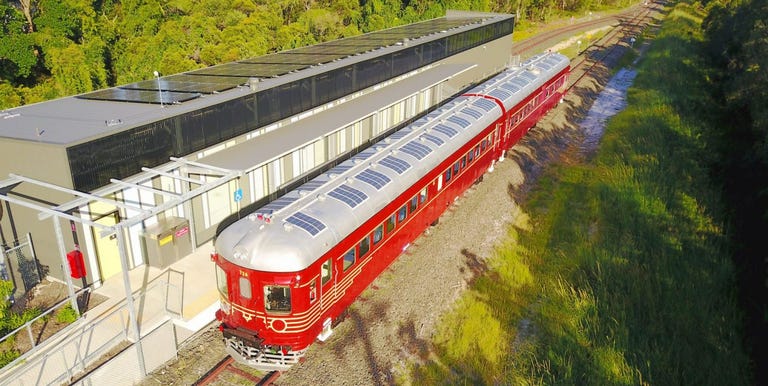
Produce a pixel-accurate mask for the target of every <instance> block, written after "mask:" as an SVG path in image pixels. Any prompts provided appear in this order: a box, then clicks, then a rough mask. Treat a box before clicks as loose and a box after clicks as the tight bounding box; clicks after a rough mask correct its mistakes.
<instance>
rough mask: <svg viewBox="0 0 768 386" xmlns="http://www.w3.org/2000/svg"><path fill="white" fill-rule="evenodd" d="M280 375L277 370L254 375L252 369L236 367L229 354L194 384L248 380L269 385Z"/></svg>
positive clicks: (240, 383)
mask: <svg viewBox="0 0 768 386" xmlns="http://www.w3.org/2000/svg"><path fill="white" fill-rule="evenodd" d="M279 376H280V372H279V371H270V372H268V373H265V374H263V375H255V374H254V373H253V372H252V371H246V370H243V369H240V368H238V367H236V365H235V360H234V359H232V357H231V356H226V357H224V359H222V360H221V361H219V363H217V364H216V365H215V366H213V368H211V369H210V370H208V372H207V373H205V375H203V376H202V377H201V378H200V379H199V380H197V382H195V383H194V385H195V386H205V385H213V384H222V383H225V384H236V385H242V384H244V383H242V382H249V383H251V384H253V385H257V386H266V385H271V384H272V383H273V382H274V381H275V380H276V379H277V378H278V377H279Z"/></svg>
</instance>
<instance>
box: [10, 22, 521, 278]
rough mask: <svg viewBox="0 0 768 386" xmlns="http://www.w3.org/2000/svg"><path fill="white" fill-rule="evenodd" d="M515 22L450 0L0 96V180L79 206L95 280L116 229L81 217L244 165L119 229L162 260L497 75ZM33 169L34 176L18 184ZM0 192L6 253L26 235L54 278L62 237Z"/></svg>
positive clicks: (102, 215) (106, 266)
mask: <svg viewBox="0 0 768 386" xmlns="http://www.w3.org/2000/svg"><path fill="white" fill-rule="evenodd" d="M513 27H514V17H513V15H505V14H488V13H475V12H460V11H449V12H448V14H447V15H446V16H445V17H442V18H437V19H432V20H428V21H425V22H420V23H415V24H410V25H406V26H401V27H396V28H391V29H387V30H382V31H377V32H372V33H368V34H363V35H360V36H356V37H351V38H346V39H341V40H336V41H331V42H327V43H321V44H317V45H314V46H308V47H302V48H298V49H294V50H289V51H283V52H278V53H274V54H269V55H265V56H261V57H255V58H250V59H246V60H241V61H238V62H233V63H227V64H222V65H219V66H213V67H208V68H204V69H199V70H194V71H189V72H186V73H182V74H175V75H168V76H159V75H156V77H154V78H150V79H149V80H146V81H142V82H137V83H132V84H127V85H123V86H118V87H114V88H109V89H104V90H99V91H95V92H91V93H87V94H82V95H77V96H73V97H67V98H61V99H57V100H53V101H48V102H43V103H38V104H33V105H27V106H21V107H16V108H11V109H7V110H3V111H0V194H2V195H4V196H7V197H15V198H24V199H27V200H33V201H35V202H37V203H39V204H40V205H43V206H46V207H50V208H52V209H55V210H61V211H65V212H67V213H71V214H72V215H73V216H77V217H79V218H82V219H84V220H86V221H84V222H76V221H65V220H62V219H57V220H54V221H60V222H61V226H62V227H63V229H66V232H64V233H65V235H64V241H63V242H64V243H65V244H66V248H65V249H66V250H67V251H70V250H74V249H79V250H81V251H82V253H83V255H84V257H85V268H86V276H85V277H84V279H83V285H95V286H99V285H100V284H101V282H102V281H103V280H106V279H108V278H110V277H112V276H114V275H115V274H117V273H119V272H120V271H121V261H120V256H121V255H120V254H119V253H118V245H117V240H116V239H117V238H116V237H115V235H114V234H113V235H103V234H102V233H101V232H99V230H98V229H97V228H96V227H93V226H90V225H88V223H89V222H90V223H98V224H105V225H110V224H116V223H118V222H120V221H121V220H123V219H125V218H129V217H131V216H136V215H137V214H138V213H141V212H142V211H144V210H148V209H149V208H156V207H158V206H161V205H162V203H163V202H164V201H166V200H168V199H169V197H171V198H172V197H179V196H182V195H183V193H184V192H187V191H189V190H190V189H191V188H192V187H194V186H198V185H200V184H203V183H205V182H206V181H210V180H211V179H212V178H213V177H212V174H211V170H221V171H237V172H238V173H239V174H238V175H239V176H240V177H239V178H235V179H232V180H231V181H228V182H226V183H224V184H221V185H219V186H217V187H214V188H212V189H210V190H208V191H207V192H206V193H204V194H202V195H200V196H197V197H194V198H192V199H190V200H185V201H184V202H183V203H181V204H179V205H175V206H173V207H170V208H165V209H164V210H162V211H161V212H158V213H154V214H153V215H152V216H150V217H148V218H146V219H144V220H143V221H141V222H139V223H136V224H133V225H132V226H130V227H128V228H126V229H125V230H124V232H125V234H124V235H122V236H123V237H124V239H125V240H127V241H126V243H127V246H126V248H125V249H127V250H128V256H127V259H128V264H127V266H128V267H129V268H130V269H132V268H135V267H138V266H142V265H144V264H149V265H152V266H158V267H161V268H162V267H164V266H167V265H168V264H170V263H172V262H174V261H175V260H178V259H180V258H183V257H184V255H185V254H187V253H190V252H191V251H193V250H195V249H196V248H198V247H199V246H201V245H203V244H204V243H206V242H208V241H210V240H211V239H212V238H213V237H214V236H215V232H216V228H217V226H220V224H222V222H224V224H226V222H227V221H228V219H231V218H233V217H236V216H238V215H242V214H243V213H246V212H247V211H249V210H251V209H253V208H255V207H258V206H261V205H264V204H266V203H267V202H269V201H271V200H274V199H276V198H278V197H279V196H280V195H281V194H282V193H284V192H285V191H287V190H288V189H290V188H291V187H293V186H297V185H299V184H301V183H302V182H304V181H306V180H308V179H310V178H312V177H314V176H315V175H317V174H319V173H320V172H322V171H324V170H327V169H328V168H330V167H332V166H334V165H335V164H336V163H338V162H340V161H342V160H344V159H347V158H349V157H350V156H351V155H353V154H355V153H356V152H358V151H360V150H362V149H364V148H365V147H367V146H368V145H369V144H370V143H372V142H373V141H375V140H376V139H378V138H381V137H383V136H385V135H387V134H388V133H391V132H392V131H394V130H396V129H397V128H399V127H401V126H403V125H405V124H407V123H409V122H411V121H412V120H415V119H416V118H417V117H419V116H420V115H422V114H423V113H425V112H427V111H429V110H430V109H432V108H434V107H436V106H438V105H439V104H440V103H441V102H443V101H445V100H447V99H448V98H450V97H451V96H452V95H455V94H457V93H459V92H461V91H462V90H463V89H465V88H467V87H469V86H471V85H473V84H476V83H477V82H480V81H482V80H484V79H485V78H487V77H489V76H492V75H494V74H496V73H498V72H499V71H500V70H501V69H503V68H504V67H505V66H508V65H509V64H510V62H511V61H512V57H511V54H510V52H511V48H512V31H513ZM149 75H150V76H151V75H152V74H149ZM182 161H184V162H182ZM196 165H202V166H196ZM6 177H8V178H9V179H8V180H5V182H6V183H2V181H3V179H4V178H6ZM28 179H29V180H34V181H38V182H41V183H28V182H20V181H26V180H28ZM43 187H45V188H43ZM51 187H52V188H53V189H51ZM72 191H77V192H82V193H84V195H80V196H75V195H73V194H72ZM87 194H92V195H94V196H99V197H109V198H110V200H112V203H110V202H108V201H106V202H105V201H104V200H88V199H87V197H88V196H87ZM83 196H85V197H86V199H83V200H82V201H79V204H77V203H78V201H77V200H75V199H76V198H78V197H80V198H82V197H83ZM73 200H75V201H73ZM72 202H75V203H76V204H75V205H69V206H67V207H62V204H63V203H72ZM0 205H2V211H0V213H2V214H0V235H1V236H2V243H3V244H4V246H5V247H4V251H7V250H9V248H11V247H12V246H13V245H15V244H18V243H20V242H21V240H24V237H23V236H24V235H28V237H27V238H26V239H28V240H29V241H30V243H29V244H30V248H31V249H32V253H33V255H34V257H35V258H36V260H37V261H38V262H39V267H40V269H41V271H42V274H43V275H50V276H52V277H55V278H62V277H63V276H64V272H66V271H65V268H64V264H65V263H64V261H65V260H64V259H62V256H61V249H60V246H59V245H58V244H60V243H61V241H60V240H59V239H57V236H56V235H55V234H54V233H55V232H54V227H51V224H50V222H49V221H40V219H39V211H36V210H34V209H30V208H27V207H24V206H19V205H14V204H13V203H11V202H9V201H3V202H0ZM9 256H10V255H8V254H7V253H4V260H5V261H4V262H3V264H4V265H0V271H3V272H0V274H4V275H6V276H8V275H11V274H12V272H10V271H13V264H14V262H13V261H12V259H10V258H9Z"/></svg>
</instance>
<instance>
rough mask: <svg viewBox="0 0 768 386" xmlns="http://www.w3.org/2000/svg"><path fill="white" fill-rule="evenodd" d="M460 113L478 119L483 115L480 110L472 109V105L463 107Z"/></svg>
mask: <svg viewBox="0 0 768 386" xmlns="http://www.w3.org/2000/svg"><path fill="white" fill-rule="evenodd" d="M459 112H460V113H462V114H466V115H469V116H470V117H472V118H475V119H480V118H482V117H483V113H481V112H480V111H477V109H474V108H472V107H465V108H463V109H461V110H460V111H459Z"/></svg>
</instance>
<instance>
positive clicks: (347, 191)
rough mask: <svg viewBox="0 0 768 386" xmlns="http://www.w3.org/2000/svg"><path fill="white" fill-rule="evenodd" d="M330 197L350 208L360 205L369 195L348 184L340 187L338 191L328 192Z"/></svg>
mask: <svg viewBox="0 0 768 386" xmlns="http://www.w3.org/2000/svg"><path fill="white" fill-rule="evenodd" d="M328 196H329V197H333V198H335V199H337V200H339V201H341V202H343V203H345V204H347V205H348V206H349V207H350V208H354V207H356V206H358V205H360V203H362V202H363V201H365V199H367V198H368V195H366V194H365V193H363V192H361V191H359V190H357V189H355V188H353V187H351V186H349V185H346V184H343V185H339V186H338V187H337V188H336V189H333V190H331V191H330V192H328Z"/></svg>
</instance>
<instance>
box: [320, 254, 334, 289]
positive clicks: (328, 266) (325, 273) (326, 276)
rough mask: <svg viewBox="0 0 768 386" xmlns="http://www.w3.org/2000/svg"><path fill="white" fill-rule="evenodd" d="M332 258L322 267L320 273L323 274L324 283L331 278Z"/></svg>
mask: <svg viewBox="0 0 768 386" xmlns="http://www.w3.org/2000/svg"><path fill="white" fill-rule="evenodd" d="M331 261H332V260H331V259H328V260H326V261H325V262H324V263H323V265H322V266H321V267H320V274H321V275H322V281H323V285H325V283H327V282H328V281H330V280H331Z"/></svg>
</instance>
